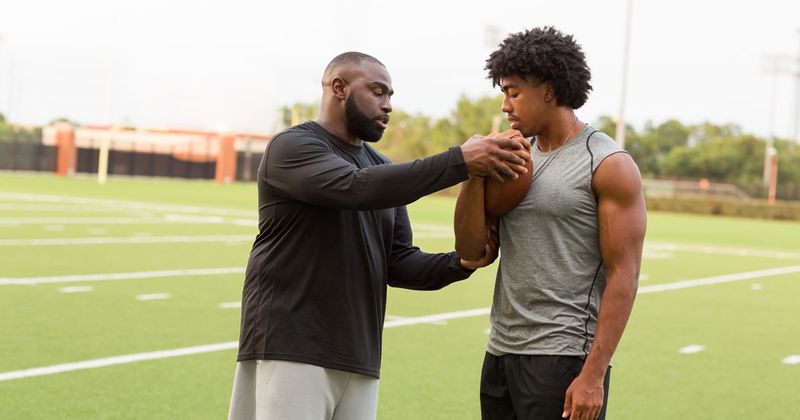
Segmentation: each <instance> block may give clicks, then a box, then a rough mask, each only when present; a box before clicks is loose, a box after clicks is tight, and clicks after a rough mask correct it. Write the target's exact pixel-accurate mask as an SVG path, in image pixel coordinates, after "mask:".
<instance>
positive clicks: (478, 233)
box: [453, 175, 488, 260]
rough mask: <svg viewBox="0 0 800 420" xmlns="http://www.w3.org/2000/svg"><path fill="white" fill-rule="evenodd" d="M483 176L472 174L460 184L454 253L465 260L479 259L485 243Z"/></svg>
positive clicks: (454, 220)
mask: <svg viewBox="0 0 800 420" xmlns="http://www.w3.org/2000/svg"><path fill="white" fill-rule="evenodd" d="M484 183H485V178H482V177H477V176H472V175H470V178H469V179H468V180H467V181H465V182H463V183H462V184H461V190H460V191H459V193H458V200H457V201H456V209H455V213H454V215H453V225H454V226H453V227H454V230H455V235H456V253H457V254H458V255H459V256H460V257H461V258H463V259H465V260H477V259H480V258H481V256H482V255H483V252H484V247H485V245H486V241H487V239H488V238H487V236H486V215H485V212H484V204H483V200H484V196H483V193H484Z"/></svg>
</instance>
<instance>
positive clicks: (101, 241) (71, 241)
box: [0, 235, 255, 246]
mask: <svg viewBox="0 0 800 420" xmlns="http://www.w3.org/2000/svg"><path fill="white" fill-rule="evenodd" d="M254 239H255V235H204V236H199V235H195V236H120V237H113V236H101V237H86V238H37V239H0V246H51V245H111V244H160V243H195V242H243V241H252V240H254Z"/></svg>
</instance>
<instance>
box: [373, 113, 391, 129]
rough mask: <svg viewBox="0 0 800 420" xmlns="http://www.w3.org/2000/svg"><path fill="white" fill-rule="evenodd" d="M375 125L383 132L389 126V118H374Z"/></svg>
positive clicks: (384, 116)
mask: <svg viewBox="0 0 800 420" xmlns="http://www.w3.org/2000/svg"><path fill="white" fill-rule="evenodd" d="M375 124H377V125H378V128H380V129H381V130H385V129H386V127H388V126H389V116H388V115H383V116H381V117H378V118H375Z"/></svg>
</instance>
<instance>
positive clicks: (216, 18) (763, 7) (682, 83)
mask: <svg viewBox="0 0 800 420" xmlns="http://www.w3.org/2000/svg"><path fill="white" fill-rule="evenodd" d="M625 7H626V1H625V0H606V1H597V0H594V1H592V0H573V1H568V0H562V1H538V0H525V1H480V2H478V1H452V2H448V1H433V0H427V1H423V0H402V1H401V0H395V1H379V0H339V1H337V0H329V1H323V0H313V1H303V0H295V1H284V2H275V1H267V0H260V1H252V2H246V1H240V0H226V1H198V0H191V1H170V0H158V1H156V0H103V1H99V0H98V1H93V0H83V1H81V0H74V1H56V0H25V1H22V0H0V11H1V12H0V34H1V35H0V36H2V39H1V40H0V112H3V113H5V114H6V115H9V116H10V119H11V120H12V121H14V122H19V123H25V124H42V123H45V122H47V121H49V120H51V119H53V118H56V117H60V116H65V117H68V118H71V119H74V120H77V121H79V122H82V123H87V124H106V123H110V122H114V123H115V122H120V121H125V120H127V121H130V122H133V123H134V124H136V125H139V126H146V127H167V126H168V127H175V128H200V129H211V130H243V129H246V130H259V131H267V132H269V131H271V130H272V129H273V128H274V119H275V115H276V112H275V110H276V109H277V108H278V107H280V106H282V105H286V104H291V103H293V102H298V101H299V102H315V101H318V99H319V95H320V86H319V79H320V76H321V73H322V70H323V68H324V67H325V65H326V64H327V62H328V61H329V60H330V59H331V58H332V57H333V56H335V55H336V54H338V53H340V52H343V51H348V50H358V51H363V52H366V53H369V54H372V55H374V56H376V57H377V58H378V59H380V60H381V61H383V62H384V63H385V64H386V65H387V67H388V69H389V71H390V73H391V74H392V78H393V83H394V89H395V91H396V93H395V98H394V101H393V103H394V106H395V109H402V110H405V111H408V112H421V113H424V114H427V115H430V116H433V117H441V116H445V115H447V114H448V113H449V112H450V111H451V110H452V109H453V107H454V105H455V103H456V101H457V99H458V97H459V96H460V95H462V94H466V95H469V96H472V97H476V96H480V95H486V94H493V93H497V91H496V90H492V87H491V83H490V82H489V81H488V80H487V79H486V73H485V71H484V70H483V66H484V61H485V59H486V58H487V56H488V55H489V53H490V52H491V51H492V50H493V49H494V47H495V45H496V42H497V41H498V39H494V40H493V37H492V35H491V34H492V33H493V32H494V33H497V34H499V35H498V36H499V37H500V38H503V37H504V36H505V35H506V34H507V33H509V32H518V31H521V30H524V29H526V28H532V27H535V26H543V25H553V26H556V27H558V28H559V29H561V30H562V31H564V32H567V33H571V34H574V35H575V37H576V38H577V40H578V42H579V43H581V44H582V45H583V48H584V51H585V52H586V56H587V59H588V62H589V66H590V67H591V69H592V76H593V77H592V84H593V86H594V91H593V93H592V94H591V96H590V98H589V102H588V103H587V104H586V105H585V106H584V107H583V108H582V109H581V110H579V116H580V117H581V118H582V119H583V120H586V121H594V120H595V119H596V118H597V117H598V116H599V115H603V114H615V113H616V111H617V107H618V104H619V100H620V86H621V71H622V52H623V38H624V13H625ZM632 16H633V20H632V22H633V23H632V38H631V49H630V68H629V74H630V78H629V85H628V97H627V112H626V114H627V115H626V120H627V121H628V122H629V123H632V124H634V125H635V126H636V127H641V126H642V125H643V124H644V123H645V122H646V121H648V120H651V121H654V122H662V121H664V120H666V119H668V118H677V119H679V120H681V121H682V122H684V123H698V122H702V121H706V120H708V121H711V122H714V123H720V124H721V123H736V124H739V125H741V126H742V127H743V128H744V129H745V130H746V131H750V132H755V133H756V134H759V135H764V134H766V133H767V132H768V127H769V123H770V77H769V74H768V73H767V72H766V71H765V65H764V61H765V57H766V56H768V55H776V54H777V55H783V56H797V55H798V53H799V52H800V32H799V31H800V1H797V0H759V1H741V2H729V1H712V0H691V1H689V0H673V1H643V0H634V7H633V15H632ZM776 87H777V89H776V92H777V95H776V97H777V100H776V108H775V109H776V111H775V114H774V118H775V119H774V121H775V131H776V133H777V134H778V135H780V136H784V137H791V136H793V135H794V119H793V118H792V113H793V111H794V107H795V92H796V90H795V80H794V78H792V77H791V76H788V75H781V76H778V77H777V78H776Z"/></svg>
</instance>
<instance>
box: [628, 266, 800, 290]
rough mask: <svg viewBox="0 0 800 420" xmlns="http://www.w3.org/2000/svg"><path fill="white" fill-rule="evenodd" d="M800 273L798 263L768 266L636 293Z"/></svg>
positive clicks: (660, 286) (650, 287)
mask: <svg viewBox="0 0 800 420" xmlns="http://www.w3.org/2000/svg"><path fill="white" fill-rule="evenodd" d="M791 273H800V265H793V266H789V267H779V268H768V269H766V270H758V271H748V272H746V273H736V274H724V275H721V276H714V277H706V278H702V279H694V280H682V281H676V282H674V283H666V284H653V285H650V286H643V287H640V288H639V291H638V292H637V293H639V294H642V293H655V292H665V291H668V290H678V289H686V288H689V287H697V286H708V285H712V284H720V283H728V282H732V281H741V280H751V279H758V278H762V277H771V276H780V275H782V274H791Z"/></svg>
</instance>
